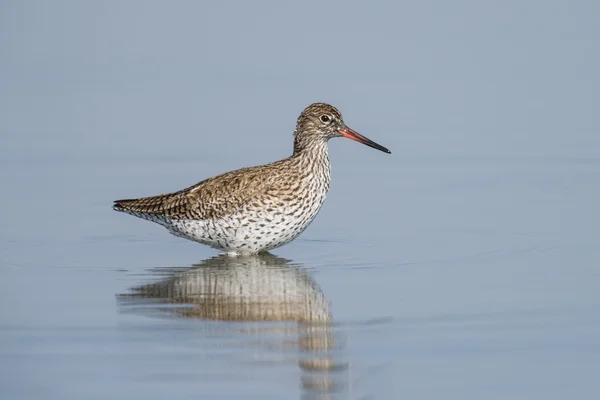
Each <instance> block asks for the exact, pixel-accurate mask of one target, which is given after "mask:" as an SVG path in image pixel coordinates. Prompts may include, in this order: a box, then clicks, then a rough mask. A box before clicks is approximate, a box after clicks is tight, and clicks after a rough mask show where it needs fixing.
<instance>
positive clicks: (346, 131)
mask: <svg viewBox="0 0 600 400" xmlns="http://www.w3.org/2000/svg"><path fill="white" fill-rule="evenodd" d="M338 132H339V133H341V134H342V136H344V137H346V138H348V139H352V140H356V141H357V142H358V143H362V144H366V145H367V146H369V147H372V148H374V149H377V150H381V151H383V152H384V153H388V154H392V152H391V151H389V150H388V149H386V148H385V147H383V146H382V145H380V144H377V143H375V142H374V141H372V140H371V139H367V138H366V137H364V136H363V135H361V134H360V133H358V132H356V131H353V130H352V129H350V128H348V127H347V126H344V127H343V128H341V129H338Z"/></svg>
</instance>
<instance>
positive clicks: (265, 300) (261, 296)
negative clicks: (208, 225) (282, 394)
mask: <svg viewBox="0 0 600 400" xmlns="http://www.w3.org/2000/svg"><path fill="white" fill-rule="evenodd" d="M154 272H155V273H162V274H165V275H167V276H166V277H165V278H163V279H162V280H160V281H158V282H155V283H150V284H144V285H140V286H137V287H134V288H132V289H131V291H130V293H127V294H123V295H120V296H119V299H120V300H121V302H122V305H129V306H136V305H143V306H144V307H139V308H138V310H145V311H146V312H147V311H148V310H150V309H151V310H154V311H156V310H160V311H161V312H164V313H168V314H170V315H172V316H176V317H181V318H197V319H205V320H215V321H236V322H243V323H244V324H242V326H241V329H240V331H241V332H242V333H252V334H259V335H262V337H264V339H265V341H266V342H269V341H270V342H271V343H264V342H263V343H261V346H266V347H272V346H273V343H272V342H273V339H272V335H273V334H274V333H275V334H279V335H281V334H283V335H286V336H289V335H291V337H292V340H286V341H285V347H287V348H292V349H294V348H295V349H296V350H297V352H296V354H297V356H295V359H296V362H297V364H298V366H299V367H300V369H301V370H302V377H301V386H302V387H303V389H304V391H305V396H304V397H305V398H307V397H312V396H311V394H314V395H317V396H318V397H319V398H323V397H322V396H323V395H324V394H333V393H336V392H339V391H343V389H344V386H345V384H344V383H343V382H341V380H343V379H342V378H343V377H342V376H341V374H340V373H339V372H340V371H343V370H344V369H345V368H346V365H345V364H344V363H342V362H339V361H337V357H339V350H340V348H341V346H342V344H343V343H342V341H341V340H339V337H336V335H335V333H334V331H333V328H332V316H331V312H330V307H329V303H328V301H327V299H326V298H325V295H324V294H323V292H322V290H321V288H320V287H319V286H318V284H317V283H316V282H315V281H314V280H313V279H312V277H311V276H310V275H309V274H308V273H307V271H306V269H305V268H303V267H302V266H300V265H298V264H294V263H292V262H291V261H290V260H286V259H284V258H280V257H276V256H274V255H272V254H263V255H254V256H238V257H230V256H226V255H220V256H217V257H213V258H209V259H207V260H204V261H202V262H201V263H200V264H194V265H192V267H190V268H185V269H179V270H175V269H172V268H171V269H162V270H155V271H154ZM149 305H150V306H151V307H148V306H149ZM174 305H178V306H174ZM267 321H271V322H287V324H283V326H280V325H277V324H276V325H273V324H268V323H267ZM250 323H252V324H250ZM289 323H293V325H290V324H289ZM236 326H238V327H239V324H236ZM336 355H337V356H336ZM306 395H308V396H306ZM327 397H328V396H326V397H325V398H327Z"/></svg>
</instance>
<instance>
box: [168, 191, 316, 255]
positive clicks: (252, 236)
mask: <svg viewBox="0 0 600 400" xmlns="http://www.w3.org/2000/svg"><path fill="white" fill-rule="evenodd" d="M324 200H325V194H323V196H322V198H320V199H319V201H317V202H311V203H310V204H307V203H303V202H301V201H299V202H298V203H292V204H289V205H287V206H286V207H283V208H281V207H280V208H277V209H275V211H273V212H267V211H264V210H265V208H261V209H254V208H251V207H246V208H244V209H242V210H240V211H238V212H237V213H235V214H233V215H231V216H227V217H226V218H222V219H218V220H171V221H169V223H168V224H165V226H166V227H167V229H169V231H170V232H171V233H172V234H174V235H176V236H180V237H184V238H186V239H190V240H193V241H196V242H200V243H203V244H206V245H209V246H211V247H214V248H216V249H220V250H224V251H225V252H228V253H235V254H256V253H259V252H263V251H269V250H272V249H275V248H277V247H279V246H282V245H284V244H286V243H289V242H291V241H292V240H294V239H295V238H296V237H297V236H298V235H300V234H301V233H302V232H303V231H304V230H305V229H306V228H307V227H308V225H309V224H310V223H311V222H312V220H313V219H314V218H315V216H316V215H317V213H318V212H319V209H320V208H321V205H322V204H323V201H324Z"/></svg>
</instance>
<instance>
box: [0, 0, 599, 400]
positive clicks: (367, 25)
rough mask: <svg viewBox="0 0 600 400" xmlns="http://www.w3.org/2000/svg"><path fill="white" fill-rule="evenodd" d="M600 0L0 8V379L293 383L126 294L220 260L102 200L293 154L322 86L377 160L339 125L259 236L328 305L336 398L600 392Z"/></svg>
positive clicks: (71, 383)
mask: <svg viewBox="0 0 600 400" xmlns="http://www.w3.org/2000/svg"><path fill="white" fill-rule="evenodd" d="M598 4H599V3H598V2H595V1H541V0H540V1H505V2H498V1H494V2H492V1H454V2H442V1H409V2H375V1H373V2H358V1H345V2H341V1H336V2H311V1H303V2H293V3H292V2H280V1H252V2H241V1H238V2H201V1H171V2H166V1H165V2H159V1H143V2H142V1H103V2H91V1H16V0H15V1H7V0H4V1H2V2H0V184H1V188H2V190H1V196H0V209H2V212H1V213H0V260H1V265H0V373H1V376H2V377H1V378H0V390H1V393H2V394H3V396H2V397H3V398H7V399H9V398H10V399H25V398H27V399H29V398H46V399H47V398H60V399H67V398H73V399H79V398H87V399H93V398H98V399H101V398H102V399H104V398H108V397H110V398H119V397H127V398H138V397H140V398H141V397H144V398H145V399H149V398H165V397H166V396H169V397H177V398H181V399H182V398H198V396H204V395H206V396H208V398H211V397H212V398H234V397H235V398H261V399H262V398H299V397H300V396H301V393H300V384H299V376H300V373H299V371H298V368H297V366H296V365H295V364H294V363H292V364H290V365H287V366H286V367H285V368H281V367H279V366H277V365H275V366H268V365H267V366H262V367H261V368H255V367H253V366H252V365H249V364H248V363H246V362H244V361H241V362H237V361H235V360H237V359H238V358H239V359H242V360H246V359H247V358H252V357H254V356H256V354H257V353H256V352H258V354H261V353H260V351H259V350H257V349H256V348H254V347H252V346H250V347H248V346H246V345H244V343H246V341H247V340H248V338H245V337H244V338H242V337H238V336H235V335H234V337H233V339H232V338H231V337H229V336H227V335H226V334H224V335H223V337H219V336H217V337H216V338H215V337H212V336H210V335H208V336H207V334H206V329H208V328H206V326H205V325H204V324H209V325H210V323H208V322H207V323H204V322H202V321H186V320H175V321H164V320H160V319H156V318H152V317H147V316H140V315H130V314H127V313H121V312H120V311H119V308H118V306H117V304H116V302H115V294H117V293H122V292H124V291H126V290H127V289H128V288H130V287H132V286H134V285H135V284H137V283H138V282H139V281H140V280H152V279H156V278H155V277H154V276H152V275H149V274H148V272H147V270H148V269H149V268H153V267H175V266H177V267H181V266H188V265H191V264H192V263H196V262H198V261H200V260H202V259H205V258H207V257H210V256H212V255H214V254H215V252H214V251H213V250H211V249H209V248H206V247H203V246H199V245H196V244H194V243H191V242H189V243H188V242H185V241H182V240H179V239H177V238H175V237H172V236H170V235H168V233H167V232H166V231H164V229H162V228H160V227H158V226H153V225H151V224H149V223H146V222H143V221H140V220H135V219H134V218H132V217H129V216H125V215H122V214H117V213H115V212H113V211H111V209H110V205H111V201H112V200H114V199H116V198H122V197H132V196H144V195H152V194H157V193H160V192H167V191H172V190H177V189H180V188H182V187H185V186H187V185H190V184H193V183H195V182H197V181H199V180H201V179H204V178H206V177H209V176H212V175H214V174H217V173H220V172H224V171H227V170H230V169H234V168H237V167H242V166H247V165H253V164H259V163H263V162H268V161H272V160H275V159H279V158H283V157H285V156H287V155H288V154H289V153H290V151H291V142H292V132H293V129H294V124H295V120H296V118H297V116H298V114H299V113H300V111H301V110H302V109H303V108H304V107H305V106H306V105H308V104H310V103H311V102H315V101H326V102H330V103H332V104H334V105H336V106H337V107H338V108H339V109H340V110H341V111H342V112H343V114H344V116H345V120H346V122H347V123H348V125H349V126H351V127H352V128H354V129H356V130H357V131H359V132H361V133H362V134H364V135H366V136H368V137H370V138H372V139H373V140H375V141H377V142H379V143H381V144H382V145H384V146H386V147H388V148H390V149H391V150H392V153H393V154H392V155H391V156H390V155H386V154H383V153H380V152H377V151H375V150H373V149H369V148H367V147H364V146H361V145H359V144H357V143H353V142H350V141H342V140H335V141H332V142H331V146H330V147H331V149H332V165H333V171H332V174H333V176H332V190H331V193H330V196H329V198H328V200H327V202H326V204H325V206H324V208H323V210H322V212H321V213H320V214H319V216H318V218H317V219H316V220H315V222H314V223H313V225H312V226H311V227H310V228H309V229H308V230H307V231H306V232H305V233H304V234H303V236H302V237H301V239H299V240H297V241H296V242H294V243H292V244H290V245H288V246H286V247H283V248H281V249H278V250H277V251H275V253H277V254H278V255H281V256H283V257H286V258H288V259H292V260H294V261H295V262H297V263H299V264H302V265H303V266H304V267H306V268H307V269H309V271H310V273H311V274H312V275H313V277H314V279H315V280H316V281H317V282H318V284H319V285H320V286H321V288H322V290H323V292H324V294H325V296H326V297H327V298H328V299H329V300H330V301H331V304H332V309H333V312H334V318H335V319H336V321H338V322H339V323H340V326H339V327H338V328H337V332H338V334H339V335H341V336H343V337H345V338H347V341H346V344H345V347H344V348H343V349H342V350H341V355H340V357H341V358H342V359H344V360H346V361H348V362H349V363H350V364H351V365H352V367H351V368H350V370H349V371H346V372H345V373H346V374H347V376H345V378H344V379H345V380H344V382H353V383H352V384H350V383H347V384H344V385H343V386H344V387H343V388H342V389H343V390H342V393H341V394H340V396H343V398H356V399H358V398H383V399H387V398H403V397H410V398H419V399H437V398H440V397H444V398H445V399H467V398H468V399H480V398H485V399H505V398H511V399H518V398H521V399H537V398H539V399H544V400H549V399H564V398H571V397H580V398H596V397H598V395H599V394H600V384H599V383H598V378H597V375H598V370H600V361H598V355H599V354H600V339H599V338H600V294H599V293H600V274H599V272H598V265H599V264H600V247H599V246H598V238H599V237H600V228H599V223H600V214H599V212H598V203H599V199H600V136H599V133H600V132H599V131H600V118H599V117H598V109H599V105H600V98H599V97H600V95H599V93H600V79H599V78H598V76H599V74H598V71H600V57H599V54H600V53H599V52H598V46H599V41H600V24H598V15H599V13H600V6H599V5H598ZM373 321H374V322H373ZM212 324H214V323H212ZM217 325H219V324H217ZM223 325H227V324H223ZM210 326H212V325H210ZM219 326H220V325H219ZM221 328H222V329H228V328H227V327H226V326H224V327H221ZM221 328H219V329H221ZM209 336H210V337H209ZM229 340H233V341H234V342H236V343H239V346H234V347H233V349H234V350H232V357H233V358H234V360H233V361H231V360H229V361H227V362H225V363H223V364H218V365H217V366H216V364H215V361H214V359H213V358H212V357H210V354H212V353H211V351H216V350H214V349H218V348H220V346H221V345H223V343H222V342H227V343H228V341H229ZM211 349H213V350H211ZM211 374H212V375H211ZM227 374H232V376H230V375H227ZM215 376H216V377H217V378H218V377H219V376H222V379H217V378H215ZM202 377H204V378H202ZM219 396H221V397H219ZM236 396H237V397H236ZM269 396H271V397H269Z"/></svg>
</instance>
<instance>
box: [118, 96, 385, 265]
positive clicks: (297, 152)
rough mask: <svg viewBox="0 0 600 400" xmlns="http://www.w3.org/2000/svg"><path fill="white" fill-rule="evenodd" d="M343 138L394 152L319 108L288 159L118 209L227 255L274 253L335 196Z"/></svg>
mask: <svg viewBox="0 0 600 400" xmlns="http://www.w3.org/2000/svg"><path fill="white" fill-rule="evenodd" d="M339 136H345V137H348V138H350V139H353V140H356V141H359V142H361V143H364V144H367V145H368V146H371V147H374V148H377V149H379V150H382V151H385V152H387V153H389V150H387V149H386V148H384V147H382V146H380V145H378V144H376V143H374V142H372V141H370V140H369V139H367V138H365V137H363V136H360V135H359V134H358V133H357V132H354V131H352V130H351V129H350V128H348V127H347V126H346V125H345V123H344V121H343V119H342V115H341V114H340V112H339V111H338V110H337V109H336V108H335V107H333V106H331V105H328V104H323V103H315V104H312V105H310V106H308V107H307V108H306V109H305V110H304V111H303V112H302V114H301V115H300V117H299V118H298V121H297V124H296V131H295V133H294V152H293V154H292V155H291V156H290V157H288V158H286V159H283V160H280V161H276V162H273V163H271V164H265V165H260V166H255V167H248V168H242V169H238V170H235V171H231V172H227V173H225V174H222V175H217V176H215V177H212V178H209V179H206V180H204V181H202V182H200V183H198V184H196V185H193V186H190V187H188V188H186V189H183V190H180V191H178V192H175V193H169V194H162V195H158V196H153V197H145V198H139V199H128V200H117V201H115V204H114V206H113V208H114V209H115V210H117V211H122V212H125V213H128V214H131V215H134V216H136V217H139V218H143V219H147V220H149V221H153V222H156V223H159V224H161V225H163V226H165V227H166V228H167V229H168V230H169V231H170V232H171V233H172V234H174V235H176V236H180V237H183V238H186V239H190V240H194V241H197V242H200V243H203V244H207V245H209V246H211V247H214V248H217V249H220V250H224V251H226V252H228V253H237V254H256V253H260V252H263V251H269V250H272V249H274V248H277V247H279V246H282V245H284V244H286V243H289V242H290V241H292V240H293V239H295V238H296V237H297V236H298V235H299V234H300V233H302V232H303V231H304V229H306V227H307V226H308V225H309V224H310V222H311V221H312V220H313V218H314V217H315V216H316V215H317V213H318V212H319V209H320V208H321V205H322V204H323V202H324V201H325V197H326V196H327V192H328V191H329V177H330V165H329V152H328V149H327V141H328V140H329V139H330V138H332V137H339Z"/></svg>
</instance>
